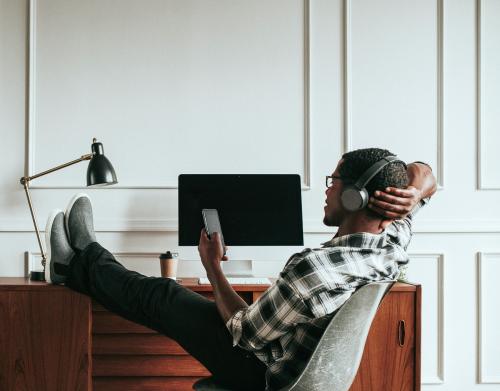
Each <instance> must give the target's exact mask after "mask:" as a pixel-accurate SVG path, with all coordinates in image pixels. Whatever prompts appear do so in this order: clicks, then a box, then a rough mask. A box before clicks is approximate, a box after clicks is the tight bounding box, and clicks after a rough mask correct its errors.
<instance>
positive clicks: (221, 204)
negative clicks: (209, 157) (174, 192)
mask: <svg viewBox="0 0 500 391" xmlns="http://www.w3.org/2000/svg"><path fill="white" fill-rule="evenodd" d="M205 208H206V209H217V211H218V212H219V218H220V223H221V228H222V233H223V235H224V241H225V243H226V245H228V246H302V245H303V244H304V235H303V231H302V201H301V186H300V176H299V175H295V174H292V175H288V174H241V175H236V174H215V175H214V174H182V175H179V245H180V246H197V245H198V242H199V239H200V231H201V229H202V227H203V226H204V225H203V218H202V214H201V210H202V209H205Z"/></svg>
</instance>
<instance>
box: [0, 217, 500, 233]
mask: <svg viewBox="0 0 500 391" xmlns="http://www.w3.org/2000/svg"><path fill="white" fill-rule="evenodd" d="M41 229H42V231H41V232H44V231H43V230H44V227H41ZM177 230H178V221H177V219H162V220H160V219H158V220H127V219H114V220H96V221H95V231H96V232H168V233H170V232H172V233H176V232H177ZM303 231H304V234H308V235H309V234H319V235H330V234H333V233H334V232H335V231H336V228H334V227H327V226H325V225H323V224H321V222H319V221H316V220H305V221H304V229H303ZM0 232H35V230H34V228H33V223H32V222H31V220H29V219H0ZM413 232H414V233H416V234H491V233H500V220H419V221H418V222H416V223H415V226H414V227H413Z"/></svg>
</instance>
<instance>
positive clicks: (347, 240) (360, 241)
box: [321, 230, 386, 248]
mask: <svg viewBox="0 0 500 391" xmlns="http://www.w3.org/2000/svg"><path fill="white" fill-rule="evenodd" d="M385 241H386V235H385V230H384V231H382V232H381V233H379V234H372V233H369V232H356V233H354V234H349V235H342V236H338V237H334V238H332V239H330V240H328V241H327V242H324V243H321V245H322V246H323V247H364V248H366V247H372V248H382V247H384V246H385Z"/></svg>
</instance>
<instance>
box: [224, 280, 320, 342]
mask: <svg viewBox="0 0 500 391" xmlns="http://www.w3.org/2000/svg"><path fill="white" fill-rule="evenodd" d="M311 319H312V314H311V313H310V311H309V310H308V308H307V306H306V305H305V304H304V301H303V300H302V298H301V297H300V296H299V295H298V293H297V292H296V291H295V289H294V288H293V286H292V285H291V284H290V283H289V282H288V281H287V280H286V279H285V278H282V277H280V278H279V279H278V280H277V281H276V282H275V283H274V284H273V285H272V286H271V287H270V288H269V289H268V290H267V291H266V292H265V293H264V294H263V295H262V296H261V297H260V298H259V299H258V300H257V301H255V302H254V303H253V304H252V305H250V306H249V307H247V308H245V309H241V310H239V311H237V312H236V313H235V314H234V315H233V316H232V317H231V318H230V319H229V320H228V321H227V323H226V327H227V328H228V330H229V332H230V333H231V335H232V336H233V346H236V345H238V346H240V347H242V348H243V349H246V350H259V349H262V348H263V347H264V346H265V345H267V344H268V343H269V342H271V341H273V340H275V339H277V338H279V337H280V336H282V335H283V334H286V333H287V332H288V331H289V330H290V329H291V328H293V327H295V326H296V325H297V324H298V323H305V322H308V321H310V320H311Z"/></svg>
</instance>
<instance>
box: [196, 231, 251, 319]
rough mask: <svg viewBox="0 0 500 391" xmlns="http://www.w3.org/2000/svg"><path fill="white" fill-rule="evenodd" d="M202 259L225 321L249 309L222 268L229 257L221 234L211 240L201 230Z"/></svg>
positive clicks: (199, 247) (218, 307)
mask: <svg viewBox="0 0 500 391" xmlns="http://www.w3.org/2000/svg"><path fill="white" fill-rule="evenodd" d="M198 251H199V253H200V258H201V261H202V263H203V266H204V267H205V270H206V271H207V277H208V280H209V281H210V284H212V287H213V290H214V296H215V304H216V305H217V310H218V311H219V314H220V316H221V318H222V320H224V323H227V321H228V320H229V319H230V318H231V317H232V316H233V315H234V314H235V313H236V312H237V311H239V310H240V309H244V308H247V307H248V304H247V303H246V302H245V301H244V300H243V299H242V298H241V297H240V296H239V295H238V294H237V293H236V292H235V291H234V289H233V287H232V286H231V284H229V282H228V281H227V278H226V276H225V275H224V272H223V271H222V268H221V265H220V263H221V261H227V259H228V258H227V256H225V255H223V254H224V250H223V249H222V243H221V241H220V237H219V233H218V232H215V233H214V234H213V235H212V239H209V238H208V236H207V233H206V231H205V230H204V229H202V230H201V235H200V243H199V245H198Z"/></svg>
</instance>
